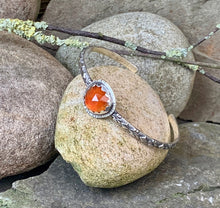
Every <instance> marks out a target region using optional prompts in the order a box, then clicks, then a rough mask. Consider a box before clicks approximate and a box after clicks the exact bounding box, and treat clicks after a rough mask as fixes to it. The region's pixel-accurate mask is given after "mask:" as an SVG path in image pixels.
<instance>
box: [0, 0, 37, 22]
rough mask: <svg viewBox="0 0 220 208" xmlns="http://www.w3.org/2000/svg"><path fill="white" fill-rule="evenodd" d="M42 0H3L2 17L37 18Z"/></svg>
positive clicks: (1, 6) (0, 13) (0, 10)
mask: <svg viewBox="0 0 220 208" xmlns="http://www.w3.org/2000/svg"><path fill="white" fill-rule="evenodd" d="M40 2H41V1H40V0H1V2H0V18H18V19H22V20H28V19H30V20H35V19H36V18H37V15H38V12H39V9H40Z"/></svg>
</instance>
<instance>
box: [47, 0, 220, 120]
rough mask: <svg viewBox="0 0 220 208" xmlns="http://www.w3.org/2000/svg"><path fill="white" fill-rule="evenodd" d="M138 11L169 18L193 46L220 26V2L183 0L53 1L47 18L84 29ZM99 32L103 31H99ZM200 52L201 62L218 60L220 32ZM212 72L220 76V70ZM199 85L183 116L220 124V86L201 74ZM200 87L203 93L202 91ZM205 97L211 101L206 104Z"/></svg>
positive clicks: (197, 79)
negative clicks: (100, 21)
mask: <svg viewBox="0 0 220 208" xmlns="http://www.w3.org/2000/svg"><path fill="white" fill-rule="evenodd" d="M79 8H80V9H79ZM134 11H145V12H151V13H155V14H158V15H160V16H162V17H165V18H167V19H169V20H170V21H172V22H173V23H174V24H175V25H177V26H178V27H179V28H180V29H181V30H182V31H183V33H184V34H185V36H186V37H187V38H188V40H189V42H190V43H191V44H192V43H195V42H196V41H197V40H199V39H200V38H202V37H204V36H205V35H207V34H208V33H209V32H210V31H212V30H213V29H214V27H215V25H217V24H219V23H220V12H219V11H220V4H219V1H218V0H212V1H201V0H193V1H192V0H182V1H178V3H177V1H176V0H157V1H152V0H135V1H130V0H124V1H117V0H102V1H101V2H100V1H98V0H91V1H89V2H87V1H76V0H73V1H71V2H69V1H68V0H63V1H59V0H51V1H50V4H49V6H48V8H47V10H46V13H45V15H44V18H43V19H44V20H45V21H47V22H49V23H51V24H52V23H53V24H54V25H57V26H60V27H66V28H74V29H81V28H83V27H85V26H87V25H89V24H91V23H93V22H95V21H98V20H102V19H103V18H106V17H109V16H112V15H115V14H119V13H124V12H134ZM72 19H74V21H72ZM96 32H99V29H98V30H97V31H96ZM59 35H60V36H61V37H62V36H63V37H66V36H68V35H66V34H62V33H60V34H59ZM197 49H198V50H197V51H198V52H199V54H202V56H200V55H199V56H198V55H197V54H198V53H197V52H195V53H196V59H197V60H198V61H205V60H204V58H203V57H204V56H207V57H208V58H209V59H210V60H212V59H213V60H214V61H218V60H219V57H220V33H216V34H215V36H214V37H213V38H211V39H209V40H207V41H206V42H204V43H203V44H201V45H200V46H199V47H198V48H197ZM208 71H210V73H211V74H213V75H216V76H217V77H220V75H219V70H208ZM195 82H196V84H195V90H194V91H193V94H192V98H191V100H190V103H189V105H188V106H187V110H186V112H184V113H183V114H182V115H181V117H182V118H185V119H190V120H194V121H206V120H210V121H215V122H220V115H219V114H220V113H219V112H220V111H219V106H218V103H220V101H219V97H220V96H219V94H218V92H219V90H218V92H216V89H217V88H218V86H216V84H214V83H213V82H210V81H209V80H208V79H203V78H202V77H201V75H198V77H197V78H196V81H195ZM197 88H199V89H200V90H199V91H198V90H197ZM213 95H214V96H213ZM194 97H196V98H197V99H194ZM204 98H207V99H205V102H204ZM201 103H202V104H201ZM195 106H196V108H195Z"/></svg>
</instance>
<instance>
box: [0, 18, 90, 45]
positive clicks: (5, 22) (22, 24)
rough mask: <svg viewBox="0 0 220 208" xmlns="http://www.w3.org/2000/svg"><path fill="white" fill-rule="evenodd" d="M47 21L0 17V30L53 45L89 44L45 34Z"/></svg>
mask: <svg viewBox="0 0 220 208" xmlns="http://www.w3.org/2000/svg"><path fill="white" fill-rule="evenodd" d="M46 28H48V25H47V23H46V22H43V21H42V22H33V21H31V20H27V21H22V20H19V19H0V31H8V32H11V33H15V34H17V35H19V36H20V37H23V38H26V39H28V40H36V41H37V42H38V43H39V44H44V43H49V44H51V45H57V46H61V45H66V46H73V47H77V48H84V47H87V46H88V45H89V43H87V42H80V41H78V40H76V39H71V38H67V39H64V40H61V39H60V38H59V37H56V36H54V35H45V34H43V32H42V31H39V30H46Z"/></svg>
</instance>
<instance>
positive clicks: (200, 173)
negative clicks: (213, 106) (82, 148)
mask: <svg viewBox="0 0 220 208" xmlns="http://www.w3.org/2000/svg"><path fill="white" fill-rule="evenodd" d="M180 133H181V140H180V142H179V144H178V145H177V147H176V148H175V149H173V150H171V151H170V153H169V155H168V157H167V159H166V160H165V161H164V163H163V164H161V165H160V167H159V168H157V169H156V170H155V171H154V172H152V173H151V174H150V175H148V176H145V177H143V178H141V179H140V180H138V181H136V182H134V183H131V184H129V185H126V186H123V187H121V188H117V189H97V188H90V187H87V186H85V185H84V184H83V183H82V182H81V181H80V179H79V177H78V175H77V174H76V173H75V172H74V171H73V169H72V167H71V165H70V164H67V163H65V161H63V160H62V159H61V157H58V158H57V159H56V160H55V162H54V163H53V164H52V165H51V167H50V168H49V170H48V171H46V172H45V173H43V174H42V175H40V176H37V177H33V178H29V179H26V180H23V181H17V182H15V183H14V184H13V188H12V189H11V190H8V191H7V192H4V193H1V194H0V204H1V203H2V204H5V207H7V208H15V207H16V208H48V207H53V208H58V207H59V208H64V207H65V208H72V207H74V208H82V207H87V208H110V207H116V208H119V207H120V208H134V207H138V208H142V207H143V208H146V206H147V207H158V208H159V207H179V208H186V207H187V208H195V207H199V208H207V207H215V208H218V207H219V205H220V189H219V187H220V166H219V159H220V151H219V145H220V139H219V135H220V126H219V125H214V124H207V123H188V124H182V125H180Z"/></svg>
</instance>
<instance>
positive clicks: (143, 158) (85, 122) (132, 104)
mask: <svg viewBox="0 0 220 208" xmlns="http://www.w3.org/2000/svg"><path fill="white" fill-rule="evenodd" d="M90 74H91V77H93V79H94V80H99V79H103V80H105V81H107V82H108V83H109V85H110V86H111V87H112V89H113V91H114V94H115V97H116V100H117V101H116V102H117V106H116V109H117V111H118V112H120V113H121V114H122V115H123V116H124V117H125V118H126V119H127V120H128V121H129V122H131V123H132V124H133V125H135V126H136V127H137V128H139V129H140V130H142V131H143V132H144V133H146V134H147V135H149V136H150V137H152V138H155V139H157V140H159V141H163V142H169V140H170V127H169V122H168V118H167V114H166V112H165V109H164V107H163V105H162V103H161V101H160V99H159V97H158V96H157V94H156V93H155V92H154V91H153V90H152V88H151V87H150V86H149V85H148V84H147V83H146V82H145V81H144V80H142V79H141V78H140V77H139V76H138V75H135V74H134V73H133V72H130V71H129V70H128V69H121V68H118V67H114V66H112V67H110V66H108V67H96V68H93V69H92V70H90ZM114 77H117V79H115V78H114ZM84 91H85V84H84V82H83V80H82V78H81V75H78V76H77V77H76V78H74V80H73V81H72V82H71V83H70V84H69V85H68V87H67V89H66V91H65V93H64V96H63V98H62V102H61V104H60V108H59V113H58V116H57V125H56V134H55V147H56V148H57V150H58V151H59V152H60V154H61V155H62V156H63V158H64V159H65V160H66V161H68V162H70V163H71V164H72V165H73V167H74V169H75V170H76V171H77V172H78V173H79V175H80V177H81V179H82V180H83V181H84V183H85V184H87V185H89V186H93V187H104V188H111V187H118V186H122V185H124V184H127V183H130V182H132V181H134V180H136V179H138V178H140V177H142V176H144V175H146V174H147V173H149V172H151V171H152V170H153V169H155V168H156V167H157V166H158V165H159V164H160V163H161V162H162V161H163V160H164V158H165V156H166V155H167V150H161V149H157V148H152V147H148V146H146V145H144V144H142V143H140V142H139V141H137V140H136V139H135V138H134V137H132V136H131V135H130V134H129V133H128V132H127V131H126V130H125V129H123V128H122V127H121V126H119V125H118V124H117V123H116V122H114V121H113V120H112V119H111V118H108V119H94V118H92V117H91V116H89V115H88V114H87V112H86V111H85V109H84V106H83V102H82V99H83V94H84ZM146 124H147V125H146Z"/></svg>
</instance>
